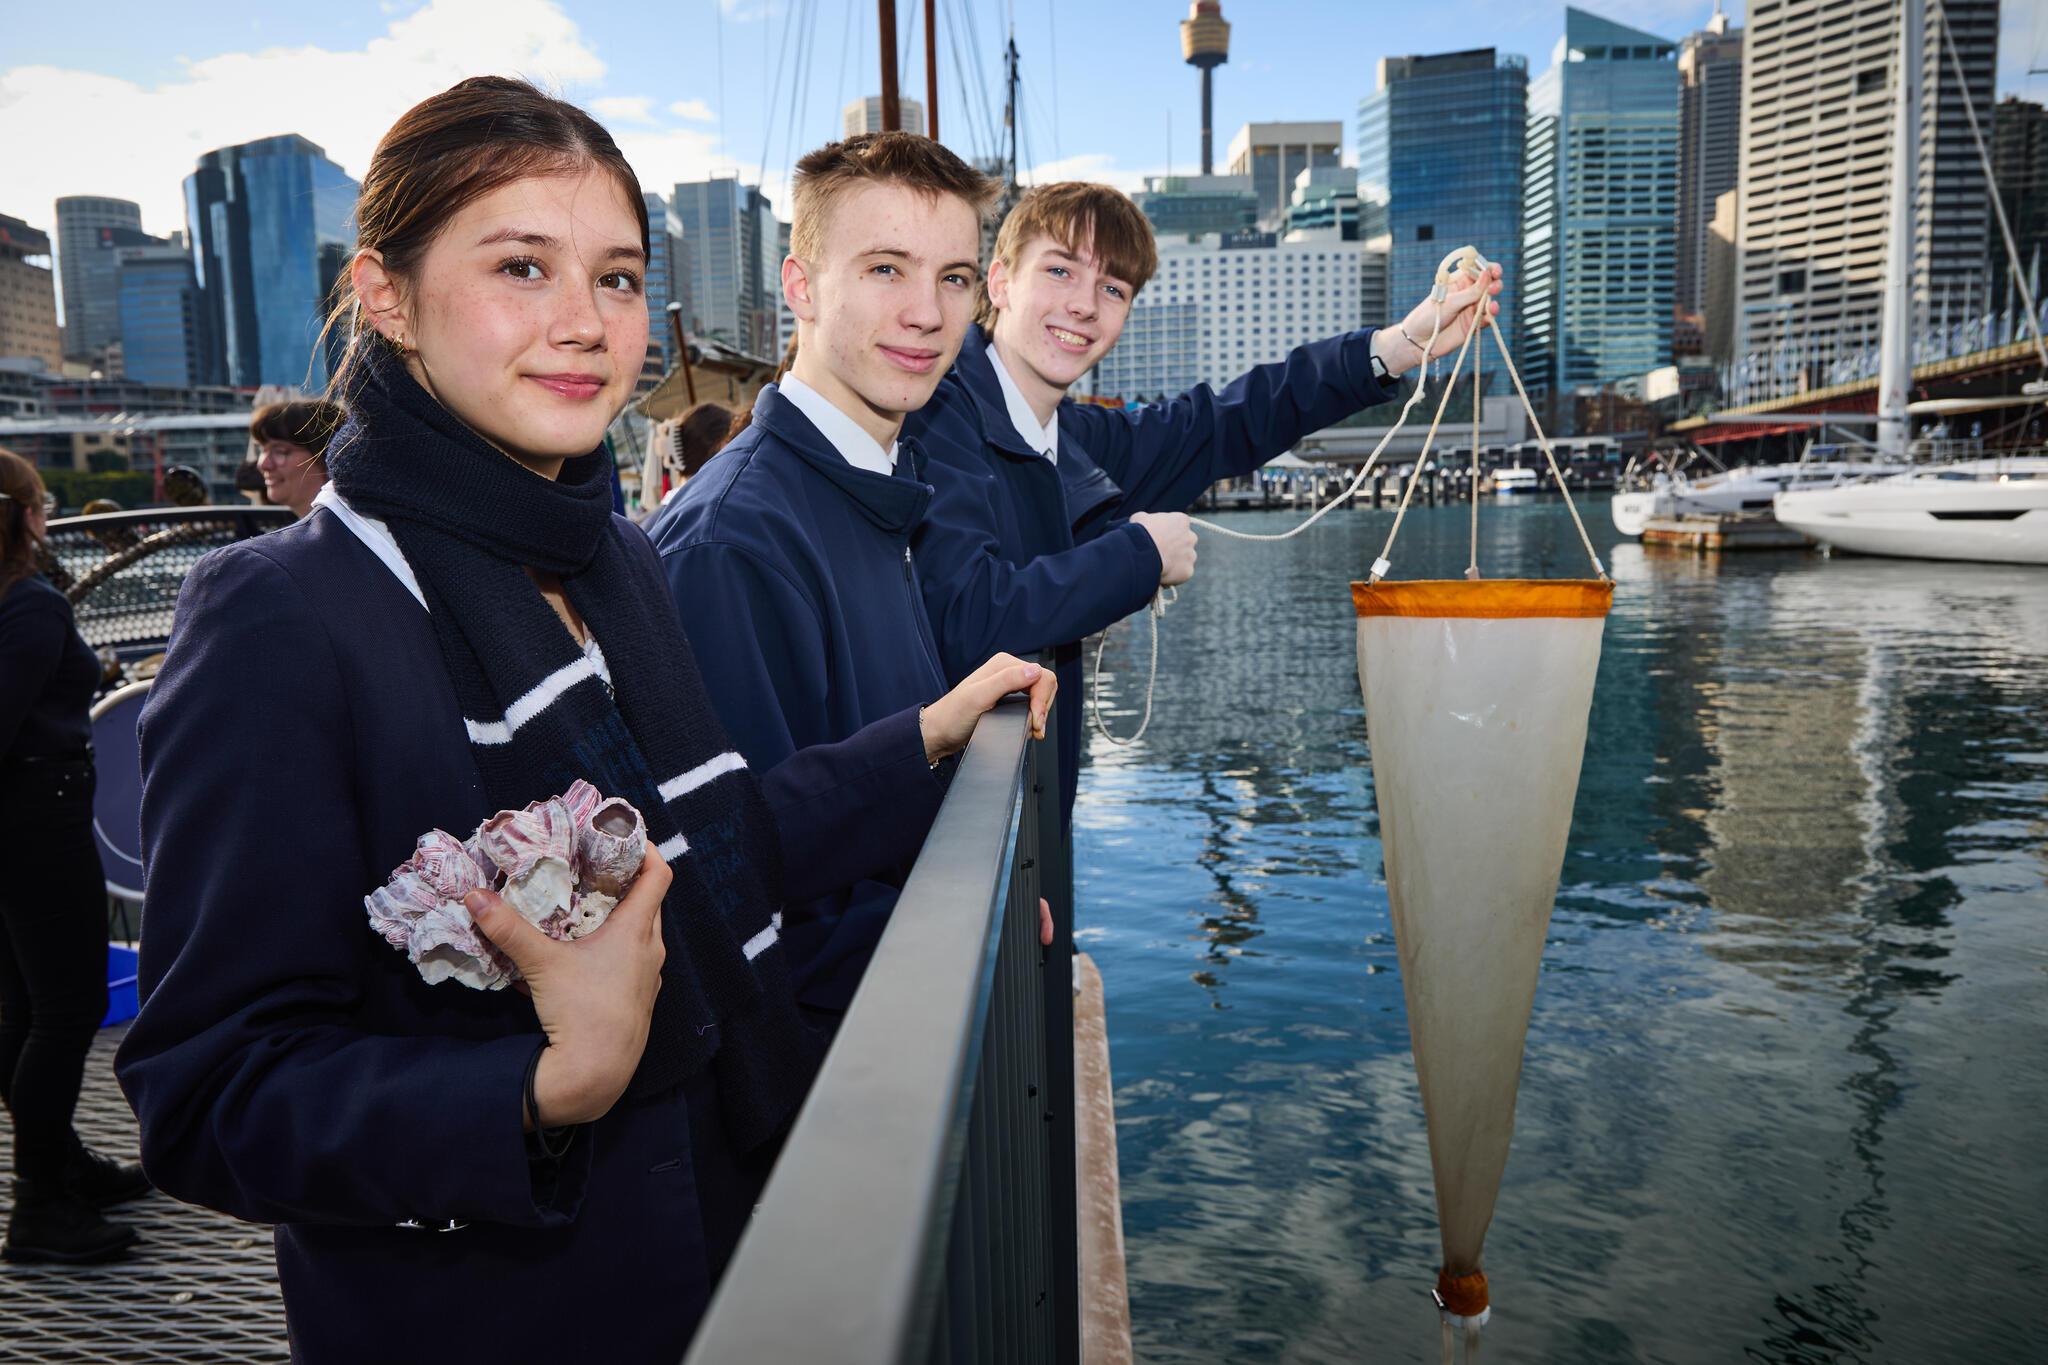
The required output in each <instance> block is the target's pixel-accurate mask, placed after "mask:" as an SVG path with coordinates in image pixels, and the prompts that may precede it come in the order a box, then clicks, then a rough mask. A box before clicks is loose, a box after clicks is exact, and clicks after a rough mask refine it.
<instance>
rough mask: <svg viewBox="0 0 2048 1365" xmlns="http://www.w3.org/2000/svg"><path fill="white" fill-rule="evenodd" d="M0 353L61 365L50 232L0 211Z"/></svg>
mask: <svg viewBox="0 0 2048 1365" xmlns="http://www.w3.org/2000/svg"><path fill="white" fill-rule="evenodd" d="M0 357H18V358H21V359H25V360H31V361H36V362H39V363H40V364H41V365H43V366H44V367H45V368H46V369H48V370H50V371H52V372H55V371H57V370H59V369H61V368H62V367H63V364H64V346H63V342H62V341H61V339H60V337H59V334H58V331H57V277H56V275H55V273H54V272H52V270H51V269H50V234H49V233H47V232H44V231H43V230H42V229H41V228H33V227H30V226H29V225H28V224H27V223H25V222H23V221H22V220H21V219H19V218H11V217H9V216H8V215H6V214H4V213H0Z"/></svg>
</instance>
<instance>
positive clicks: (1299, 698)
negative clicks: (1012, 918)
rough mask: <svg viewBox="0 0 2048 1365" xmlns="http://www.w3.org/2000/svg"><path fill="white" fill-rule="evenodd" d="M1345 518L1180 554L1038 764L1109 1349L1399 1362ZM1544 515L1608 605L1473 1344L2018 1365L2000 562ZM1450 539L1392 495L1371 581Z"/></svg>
mask: <svg viewBox="0 0 2048 1365" xmlns="http://www.w3.org/2000/svg"><path fill="white" fill-rule="evenodd" d="M1386 515H1387V514H1373V513H1363V512H1357V513H1344V514H1340V515H1338V516H1335V517H1333V518H1331V519H1329V521H1328V522H1326V523H1325V524H1324V525H1322V526H1318V527H1317V528H1316V529H1315V530H1313V531H1311V532H1309V533H1308V534H1307V535H1306V536H1303V537H1302V538H1300V539H1298V540H1294V541H1289V542H1286V543H1284V544H1281V545H1245V544H1239V543H1232V542H1227V541H1223V540H1222V539H1221V538H1219V537H1213V536H1212V537H1209V538H1207V539H1206V540H1205V542H1204V545H1203V556H1202V568H1201V572H1200V574H1199V575H1198V577H1197V579H1196V581H1195V582H1194V583H1193V584H1191V585H1189V587H1187V588H1185V589H1183V590H1182V594H1181V598H1180V601H1179V603H1178V604H1176V605H1175V606H1174V608H1173V609H1172V610H1171V611H1170V612H1169V614H1168V615H1167V617H1166V619H1165V621H1164V622H1163V623H1162V632H1161V640H1160V675H1159V681H1158V700H1157V704H1156V708H1155V712H1154V717H1153V721H1152V727H1151V729H1150V731H1149V732H1148V733H1147V735H1146V737H1145V740H1144V742H1143V743H1142V744H1141V745H1140V746H1138V747H1136V748H1134V749H1128V750H1126V749H1115V748H1111V747H1110V746H1108V745H1106V744H1103V743H1101V742H1100V741H1099V740H1096V741H1094V742H1093V743H1092V745H1091V748H1090V752H1089V757H1088V760H1087V762H1088V767H1087V768H1086V769H1085V770H1084V772H1083V774H1082V783H1081V792H1082V796H1081V802H1082V804H1081V808H1080V812H1079V816H1078V819H1077V827H1078V836H1077V837H1078V841H1079V849H1078V876H1079V878H1080V894H1081V906H1082V908H1081V912H1080V913H1081V919H1082V925H1083V929H1082V934H1081V937H1082V938H1083V940H1084V942H1085V944H1086V946H1087V947H1088V949H1089V951H1091V952H1093V953H1094V954H1095V955H1096V958H1097V960H1098V961H1099V962H1100V963H1101V964H1102V968H1103V972H1104V976H1105V978H1106V981H1107V986H1108V990H1109V1004H1110V1032H1111V1045H1112V1049H1113V1054H1112V1055H1113V1058H1114V1065H1115V1068H1116V1076H1117V1104H1118V1124H1119V1136H1120V1140H1121V1156H1122V1162H1123V1177H1124V1211H1125V1222H1126V1232H1127V1235H1128V1237H1129V1250H1130V1276H1131V1292H1132V1311H1133V1315H1134V1318H1135V1326H1136V1330H1137V1335H1138V1340H1139V1351H1140V1355H1141V1357H1142V1358H1144V1359H1146V1360H1148V1361H1240V1360H1286V1361H1360V1360H1371V1361H1383V1360H1384V1361H1427V1360H1434V1359H1435V1355H1434V1352H1435V1345H1436V1328H1435V1324H1434V1319H1433V1310H1432V1309H1431V1308H1430V1306H1429V1302H1428V1297H1427V1290H1428V1287H1429V1286H1430V1285H1431V1284H1432V1283H1433V1282H1434V1278H1435V1267H1436V1263H1437V1246H1436V1222H1435V1207H1434V1203H1433V1199H1432V1195H1431V1187H1430V1175H1429V1159H1428V1147H1427V1142H1426V1139H1425V1136H1424V1132H1423V1127H1422V1111H1421V1103H1420V1100H1419V1097H1418V1095H1417V1093H1416V1087H1415V1081H1414V1073H1413V1070H1412V1067H1411V1064H1410V1061H1409V1057H1408V1052H1407V1032H1406V1022H1405V1017H1404V1014H1403V1010H1402V1003H1401V990H1400V982H1399V966H1398V961H1397V959H1396V956H1395V951H1394V942H1393V935H1392V931H1391V928H1390V925H1389V920H1388V914H1387V904H1386V893H1385V886H1384V883H1383V881H1382V879H1381V868H1380V849H1379V844H1378V839H1377V827H1376V823H1375V819H1374V813H1373V802H1372V781H1371V773H1370V769H1369V768H1368V766H1367V762H1366V760H1367V754H1366V747H1365V723H1364V714H1363V709H1362V707H1361V705H1360V698H1359V691H1358V680H1357V670H1356V664H1355V658H1354V628H1353V621H1352V614H1351V606H1350V602H1349V598H1348V594H1347V592H1346V588H1345V585H1346V584H1347V583H1348V582H1349V580H1350V579H1351V578H1353V577H1355V576H1357V575H1358V573H1359V572H1360V570H1361V568H1362V566H1364V565H1365V564H1367V563H1369V562H1370V561H1371V559H1372V558H1373V555H1374V554H1375V553H1376V552H1377V550H1378V548H1379V541H1380V539H1381V538H1383V537H1384V535H1385V527H1386V520H1385V517H1386ZM1288 521H1289V518H1288V517H1287V516H1285V515H1282V514H1259V515H1248V516H1242V517H1239V518H1237V519H1236V520H1235V521H1234V522H1233V523H1232V524H1233V525H1238V526H1242V527H1244V528H1245V529H1264V530H1271V529H1278V528H1279V527H1281V526H1284V525H1286V524H1288ZM1587 521H1588V526H1589V527H1590V528H1592V529H1593V530H1594V532H1595V538H1596V542H1597V543H1600V545H1601V550H1602V553H1603V555H1605V556H1607V557H1608V559H1609V562H1610V563H1611V565H1612V567H1613V570H1614V574H1615V577H1616V580H1617V590H1616V594H1615V607H1614V614H1613V616H1612V618H1611V619H1610V620H1609V623H1608V628H1607V637H1606V646H1605V651H1604V654H1603V657H1602V662H1601V671H1600V681H1599V687H1598V691H1597V693H1596V696H1595V700H1594V715H1593V720H1592V726H1591V730H1590V733H1589V738H1588V750H1587V755H1586V764H1585V769H1584V775H1583V777H1582V780H1581V786H1580V792H1579V802H1578V807H1577V810H1576V814H1575V820H1574V824H1573V831H1572V839H1571V844H1570V848H1569V851H1568V853H1567V855H1566V860H1565V868H1564V874H1563V878H1562V886H1561V889H1560V893H1559V900H1558V906H1557V912H1556V914H1555V916H1554V917H1553V919H1552V923H1551V935H1550V940H1549V943H1548V946H1547V948H1546V952H1545V958H1544V974H1543V980H1542V984H1541V987H1540V988H1539V990H1538V993H1537V999H1536V1010H1535V1017H1534V1019H1533V1021H1532V1024H1531V1032H1530V1039H1529V1047H1528V1055H1527V1060H1526V1064H1525V1070H1524V1075H1523V1081H1522V1090H1521V1103H1520V1111H1519V1115H1518V1119H1517V1133H1516V1140H1515V1150H1514V1155H1513V1156H1512V1157H1511V1159H1510V1161H1509V1164H1508V1171H1507V1178H1506V1181H1505V1184H1504V1186H1503V1189H1502V1193H1501V1200H1500V1206H1499V1210H1498V1213H1497V1214H1496V1217H1495V1221H1494V1227H1493V1231H1492V1233H1491V1235H1490V1237H1489V1241H1488V1256H1487V1263H1488V1264H1487V1268H1488V1272H1489V1274H1490V1276H1491V1277H1492V1279H1493V1281H1494V1284H1495V1290H1494V1300H1495V1315H1496V1317H1495V1326H1494V1327H1493V1328H1492V1329H1491V1330H1490V1334H1489V1340H1488V1349H1489V1354H1490V1357H1491V1358H1492V1359H1494V1360H1496V1361H1559V1362H1564V1361H1571V1362H1597V1361H1694V1360H1701V1361H1721V1360H1731V1361H1732V1360H1755V1361H1774V1362H1777V1361H1782V1362H1795V1361H1796V1362H1809V1361H1810V1362H1822V1361H1849V1360H1855V1361H1901V1362H1905V1361H1912V1362H1921V1361H1947V1360H1962V1359H1986V1360H1999V1361H2004V1360H2015V1361H2017V1360H2038V1359H2048V1324H2044V1323H2043V1322H2042V1321H2041V1319H2040V1316H2039V1314H2038V1313H2037V1312H2036V1311H2035V1309H2034V1308H2033V1307H2032V1305H2033V1303H2034V1302H2035V1301H2036V1300H2037V1299H2038V1298H2039V1296H2040V1295H2041V1294H2042V1292H2043V1291H2044V1290H2048V1251H2044V1250H2043V1248H2044V1247H2048V1161H2044V1160H2043V1159H2042V1158H2041V1156H2040V1155H2039V1152H2040V1150H2041V1147H2040V1144H2041V1141H2042V1139H2041V1136H2040V1135H2041V1133H2042V1132H2043V1130H2044V1126H2048V573H2044V572H2042V571H2040V570H2038V569H2029V570H2023V569H2005V568H1999V567H1995V566H1975V565H1959V564H1952V565H1942V564H1914V563H1906V562H1888V561H1878V560H1856V559H1847V558H1843V559H1835V560H1827V559H1823V558H1820V557H1818V556H1806V555H1792V554H1762V555H1736V556H1730V557H1728V558H1726V559H1724V560H1721V561H1718V562H1717V561H1715V560H1711V559H1699V558H1694V557H1692V556H1689V555H1677V556H1672V555H1664V554H1649V553H1645V552H1644V551H1643V550H1642V549H1641V548H1639V547H1637V546H1634V545H1611V544H1608V543H1607V542H1608V541H1611V539H1612V533H1611V532H1610V531H1608V530H1607V529H1606V515H1605V510H1604V508H1600V507H1597V506H1596V507H1595V508H1593V509H1591V514H1590V515H1589V516H1588V518H1587ZM1481 527H1482V536H1483V548H1482V553H1481V563H1482V566H1483V567H1484V568H1485V569H1486V570H1487V572H1488V573H1489V574H1490V575H1493V576H1507V575H1509V574H1526V575H1529V576H1544V577H1551V576H1568V575H1577V574H1580V573H1583V572H1584V558H1583V555H1582V553H1581V552H1580V551H1579V550H1578V548H1577V537H1576V535H1575V534H1574V533H1573V531H1572V529H1571V526H1570V524H1569V521H1568V519H1567V518H1566V516H1565V513H1564V511H1563V509H1562V507H1561V506H1560V505H1556V504H1542V505H1536V506H1518V507H1508V508H1501V509H1498V510H1495V509H1491V508H1489V509H1487V511H1486V514H1485V516H1484V517H1483V519H1482V523H1481ZM1467 530H1468V527H1467V522H1466V519H1465V513H1464V511H1463V510H1462V509H1458V508H1441V509H1415V510H1411V511H1410V513H1409V518H1408V521H1407V523H1406V524H1405V526H1404V528H1403V530H1402V534H1401V541H1400V544H1399V546H1398V547H1397V548H1398V551H1399V553H1398V554H1397V555H1396V556H1395V560H1396V570H1395V576H1397V577H1428V576H1433V575H1435V576H1445V577H1455V576H1457V574H1458V573H1459V572H1460V571H1461V570H1462V568H1463V566H1464V561H1465V553H1466V536H1467ZM1138 629H1139V630H1140V631H1141V630H1142V626H1139V627H1138ZM1132 632H1133V627H1132V626H1120V627H1118V629H1117V631H1116V633H1115V634H1114V635H1113V637H1112V641H1111V644H1110V648H1109V654H1108V659H1107V663H1106V667H1105V688H1104V693H1105V700H1109V699H1110V698H1112V697H1113V698H1114V701H1113V702H1112V713H1113V714H1112V718H1111V724H1112V725H1113V726H1120V728H1121V729H1122V730H1124V731H1125V732H1128V730H1129V729H1130V727H1131V725H1132V724H1133V720H1134V717H1135V713H1136V710H1137V709H1138V707H1139V705H1140V704H1141V701H1142V698H1141V693H1140V689H1141V688H1142V686H1143V676H1142V669H1143V666H1144V660H1145V651H1144V639H1143V636H1142V634H1134V633H1132Z"/></svg>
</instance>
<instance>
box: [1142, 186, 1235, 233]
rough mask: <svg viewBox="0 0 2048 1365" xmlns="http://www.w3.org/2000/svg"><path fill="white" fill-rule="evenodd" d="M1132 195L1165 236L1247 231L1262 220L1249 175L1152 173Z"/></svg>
mask: <svg viewBox="0 0 2048 1365" xmlns="http://www.w3.org/2000/svg"><path fill="white" fill-rule="evenodd" d="M1131 198H1132V200H1133V201H1134V202H1135V203H1136V204H1137V205H1138V208H1139V209H1140V211H1142V212H1143V213H1144V215H1145V217H1146V218H1147V219H1148V220H1150V222H1151V224H1152V231H1153V232H1155V233H1157V234H1158V235H1159V236H1160V237H1162V238H1166V237H1176V236H1177V237H1187V236H1190V235H1192V236H1196V237H1199V236H1201V235H1202V234H1203V233H1205V232H1244V231H1248V230H1250V229H1251V228H1253V227H1256V226H1257V225H1258V221H1259V196H1258V192H1257V191H1256V190H1254V189H1253V188H1252V178H1251V177H1250V176H1248V175H1148V176H1146V177H1145V188H1144V189H1142V190H1140V191H1138V192H1137V193H1136V194H1134V195H1132V196H1131Z"/></svg>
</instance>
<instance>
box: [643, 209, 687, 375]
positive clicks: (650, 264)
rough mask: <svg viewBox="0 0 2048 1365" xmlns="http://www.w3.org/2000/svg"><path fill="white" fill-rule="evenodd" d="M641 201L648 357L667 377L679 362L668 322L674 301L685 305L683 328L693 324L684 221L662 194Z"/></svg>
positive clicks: (674, 338) (674, 339)
mask: <svg viewBox="0 0 2048 1365" xmlns="http://www.w3.org/2000/svg"><path fill="white" fill-rule="evenodd" d="M641 198H642V199H643V200H645V201H646V204H647V247H648V254H647V281H646V294H647V354H648V355H649V356H651V357H653V358H655V359H656V360H657V361H658V362H659V364H660V366H661V371H662V373H664V374H666V373H667V372H668V370H669V367H670V366H672V365H674V364H675V363H676V335H675V329H674V328H673V327H671V326H670V325H669V320H668V305H669V302H670V301H671V300H674V301H675V302H678V303H680V304H682V305H683V326H684V327H685V328H687V327H688V326H689V325H690V303H689V300H688V299H687V298H685V297H684V294H685V293H686V292H687V291H686V290H685V289H684V288H683V259H682V258H683V220H682V219H680V218H678V217H676V211H675V209H674V208H673V207H672V206H671V205H670V204H669V202H668V200H666V199H664V198H662V197H661V196H660V195H658V194H643V195H642V196H641Z"/></svg>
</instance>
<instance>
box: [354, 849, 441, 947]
mask: <svg viewBox="0 0 2048 1365" xmlns="http://www.w3.org/2000/svg"><path fill="white" fill-rule="evenodd" d="M440 904H441V898H440V897H439V896H438V895H436V894H435V892H434V888H433V887H431V886H429V885H428V884H427V880H426V878H424V877H422V876H420V874H419V873H417V872H413V871H410V870H408V869H406V868H403V867H401V868H399V869H398V871H396V872H394V873H392V874H391V880H390V881H388V882H386V883H385V884H384V885H382V886H380V887H378V888H377V889H376V890H374V891H372V892H371V893H370V894H369V895H367V896H365V897H363V906H364V908H366V909H367V910H368V911H369V912H370V927H371V928H372V929H375V930H376V931H377V932H378V934H380V935H381V936H382V937H383V939H384V941H385V942H386V943H389V944H390V945H391V946H392V947H394V948H403V947H405V946H406V945H407V944H408V943H409V942H410V941H411V939H412V931H413V926H414V925H415V924H416V923H418V922H419V919H420V917H421V916H422V915H425V914H427V913H428V912H429V911H432V910H434V909H435V908H436V907H438V906H439V905H440Z"/></svg>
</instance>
